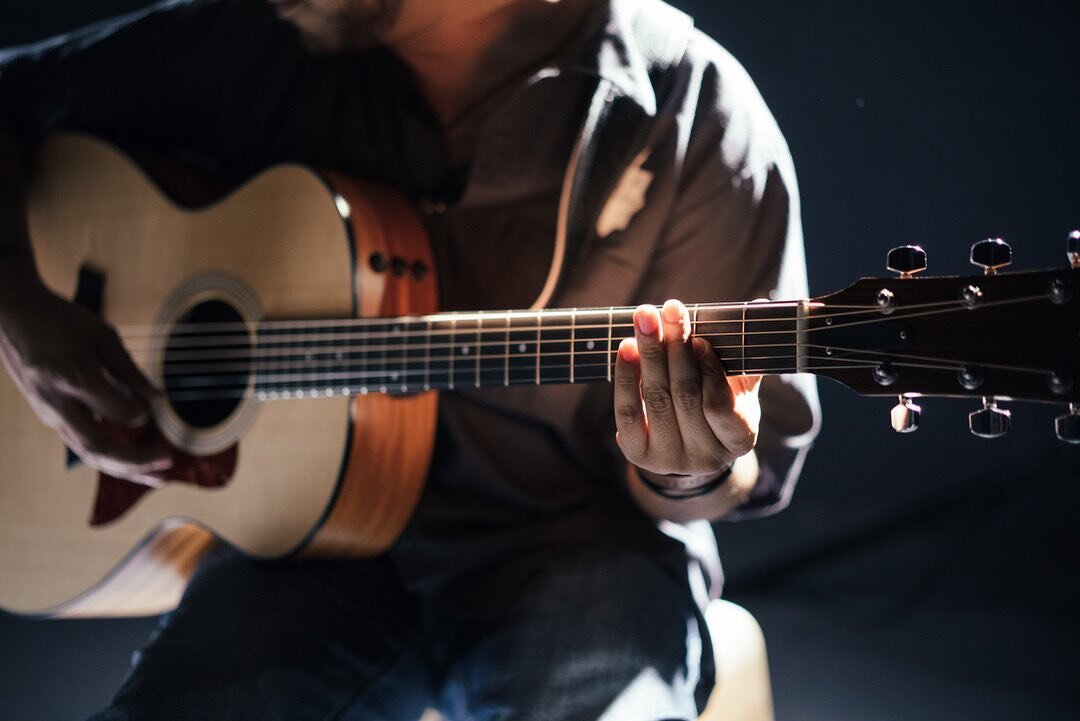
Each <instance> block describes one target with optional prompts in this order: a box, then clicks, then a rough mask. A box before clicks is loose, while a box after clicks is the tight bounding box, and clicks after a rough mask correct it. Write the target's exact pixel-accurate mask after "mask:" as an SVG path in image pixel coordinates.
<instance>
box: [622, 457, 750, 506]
mask: <svg viewBox="0 0 1080 721" xmlns="http://www.w3.org/2000/svg"><path fill="white" fill-rule="evenodd" d="M734 465H735V464H734V461H733V462H731V463H728V464H727V465H726V466H724V467H723V468H721V469H720V470H718V471H716V472H715V473H710V474H708V475H704V476H690V475H683V474H679V473H668V474H658V473H653V472H651V471H647V470H645V469H644V468H639V467H637V466H634V467H633V468H634V470H635V471H636V472H637V476H638V479H639V480H640V481H641V483H642V484H643V485H644V486H645V487H646V488H647V489H649V491H651V492H652V493H655V494H656V495H658V496H660V497H662V498H667V499H669V500H672V501H683V500H688V499H690V498H700V497H701V496H706V495H708V494H710V493H713V492H714V491H716V490H717V489H719V488H720V487H721V486H723V485H724V484H725V483H726V482H727V480H728V478H730V476H731V472H732V469H733V468H734Z"/></svg>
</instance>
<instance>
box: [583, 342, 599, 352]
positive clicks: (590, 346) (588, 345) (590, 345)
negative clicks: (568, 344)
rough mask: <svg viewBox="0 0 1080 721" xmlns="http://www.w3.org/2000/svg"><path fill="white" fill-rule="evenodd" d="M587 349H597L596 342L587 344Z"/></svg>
mask: <svg viewBox="0 0 1080 721" xmlns="http://www.w3.org/2000/svg"><path fill="white" fill-rule="evenodd" d="M585 347H586V348H588V349H589V350H592V349H593V348H595V347H596V341H589V342H588V343H586V344H585Z"/></svg>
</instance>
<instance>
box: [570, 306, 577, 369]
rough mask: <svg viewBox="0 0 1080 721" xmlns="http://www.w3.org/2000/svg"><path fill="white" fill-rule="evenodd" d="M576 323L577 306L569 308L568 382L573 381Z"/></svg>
mask: <svg viewBox="0 0 1080 721" xmlns="http://www.w3.org/2000/svg"><path fill="white" fill-rule="evenodd" d="M575 323H577V308H571V309H570V382H571V383H573V382H574V325H575Z"/></svg>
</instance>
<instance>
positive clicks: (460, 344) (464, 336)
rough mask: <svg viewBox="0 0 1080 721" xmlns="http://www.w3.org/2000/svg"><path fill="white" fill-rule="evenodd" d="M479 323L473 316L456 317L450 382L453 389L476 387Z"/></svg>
mask: <svg viewBox="0 0 1080 721" xmlns="http://www.w3.org/2000/svg"><path fill="white" fill-rule="evenodd" d="M479 325H480V321H479V320H478V319H477V317H476V316H475V315H471V314H470V315H465V314H462V315H459V316H457V319H456V322H455V325H454V330H453V336H454V337H453V347H452V348H451V351H452V353H453V359H454V361H453V368H452V371H451V376H452V378H451V380H452V381H453V383H454V386H453V387H465V386H472V385H476V382H477V370H478V365H477V364H478V363H479V360H478V358H477V355H478V353H479V348H477V343H478V334H477V328H479Z"/></svg>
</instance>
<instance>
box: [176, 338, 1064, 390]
mask: <svg viewBox="0 0 1080 721" xmlns="http://www.w3.org/2000/svg"><path fill="white" fill-rule="evenodd" d="M771 347H777V348H783V347H795V346H793V345H790V344H775V345H774V346H771ZM803 347H804V348H807V349H816V350H824V351H825V352H826V354H827V359H829V360H832V361H851V362H857V363H866V362H870V360H869V359H868V358H866V357H867V356H869V357H871V358H873V359H874V360H873V362H874V363H875V364H876V363H878V362H879V361H880V360H888V361H895V360H897V359H899V360H904V361H922V362H926V363H932V364H950V365H948V368H949V369H950V370H957V371H958V370H960V369H962V368H963V367H965V366H966V365H968V363H967V362H965V361H961V360H956V359H951V358H935V357H933V356H921V355H913V354H910V353H890V352H886V351H872V350H861V349H858V348H844V347H838V346H830V345H822V344H815V343H807V344H804V346H803ZM615 353H617V351H616V350H612V351H607V350H593V351H580V352H577V353H573V354H572V353H570V352H569V351H567V352H546V353H540V354H536V353H523V354H520V355H511V354H505V353H504V354H491V355H485V356H481V357H480V358H477V357H476V356H470V357H468V360H466V361H465V362H464V363H462V364H461V365H459V366H458V367H457V368H451V367H450V364H449V361H450V360H451V356H439V357H436V358H426V359H425V360H424V361H423V362H424V364H425V365H424V367H423V368H419V369H417V368H409V365H410V364H412V365H415V364H416V363H419V362H420V361H418V360H416V359H408V358H406V357H404V356H400V357H393V358H390V357H384V358H370V359H358V361H357V362H350V363H342V362H338V361H333V360H331V359H326V360H327V362H325V363H316V364H315V365H312V364H310V363H305V364H303V365H296V364H293V365H292V366H289V365H288V364H285V363H270V364H269V365H268V366H267V367H265V368H261V367H258V366H256V367H255V368H251V367H250V366H248V365H238V366H231V367H230V368H229V369H228V370H221V371H220V372H218V373H215V372H213V371H205V370H204V371H201V372H194V371H193V370H192V369H189V370H192V372H189V373H183V374H179V373H177V374H170V375H168V377H170V378H171V380H172V381H173V382H172V385H173V386H174V387H175V386H178V385H179V386H183V385H205V384H204V383H190V384H186V383H184V382H183V381H185V380H187V379H203V380H211V381H213V380H214V379H218V380H221V381H223V380H226V378H225V377H223V376H222V374H224V373H232V372H234V371H244V370H251V371H252V373H249V374H243V373H241V374H239V375H238V376H237V377H239V378H244V379H246V378H249V377H251V376H254V379H255V382H256V383H258V382H265V383H286V382H290V381H298V382H299V381H311V382H315V381H317V380H318V379H320V378H322V379H324V380H332V379H334V378H337V377H339V376H340V375H341V374H342V373H343V372H344V371H347V370H348V371H354V372H353V373H352V375H355V376H356V377H363V376H371V377H392V376H396V375H399V374H402V373H404V374H422V373H439V374H442V373H447V374H454V375H461V376H463V377H464V376H471V375H475V374H476V373H480V374H481V375H483V374H492V373H504V372H505V373H509V372H510V371H511V370H513V371H514V372H519V373H520V372H523V371H529V372H535V369H536V368H535V364H532V365H530V366H528V367H521V366H518V367H514V368H512V369H511V367H510V365H509V362H510V361H511V360H513V359H519V360H525V361H532V360H533V359H535V358H537V357H545V358H552V357H570V358H574V359H576V358H581V357H589V358H587V359H588V360H591V359H592V358H593V357H595V356H599V355H604V356H608V355H614V354H615ZM836 353H849V354H853V355H856V356H861V357H858V358H847V357H844V356H837V355H836ZM452 357H453V358H456V359H459V360H460V359H461V358H462V356H452ZM790 359H791V354H782V355H753V356H746V357H745V358H742V359H740V360H741V361H745V360H755V361H759V360H790ZM804 359H806V360H821V359H822V358H821V357H820V356H809V355H808V356H805V357H804ZM484 361H494V362H496V363H497V365H490V366H488V367H484V366H483V365H482V364H483V362H484ZM432 362H438V363H445V364H446V366H445V367H442V366H438V367H432V365H431V363H432ZM727 364H728V365H729V366H731V367H734V366H735V365H736V363H735V359H729V360H728V361H727ZM571 365H572V366H573V368H574V369H575V372H577V370H578V369H579V368H581V369H586V368H590V367H598V368H605V369H606V368H608V367H609V366H611V365H613V359H605V360H604V361H603V362H602V363H599V364H596V363H572V364H565V365H562V364H550V363H549V364H546V365H544V366H543V369H544V370H546V369H560V368H570V367H571ZM979 365H980V366H981V367H982V368H985V369H994V370H1003V371H1010V372H1014V373H1029V374H1032V375H1040V374H1048V373H1050V372H1051V370H1052V369H1049V368H1031V367H1024V366H1015V365H1007V364H1003V363H980V364H979ZM290 367H291V368H292V369H295V371H296V372H292V373H282V372H281V371H287V370H289V369H290ZM935 367H941V366H940V365H939V366H935ZM805 370H806V371H807V372H813V371H816V370H819V368H817V367H809V366H808V367H806V368H805ZM733 372H736V373H738V372H740V371H737V370H736V371H733Z"/></svg>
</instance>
